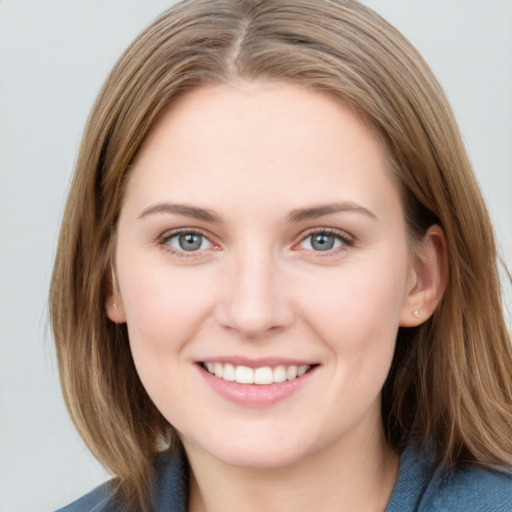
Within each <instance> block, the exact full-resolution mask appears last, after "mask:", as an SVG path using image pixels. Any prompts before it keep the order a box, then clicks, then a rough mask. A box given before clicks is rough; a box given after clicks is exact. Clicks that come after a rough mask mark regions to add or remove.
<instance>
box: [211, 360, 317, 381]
mask: <svg viewBox="0 0 512 512" xmlns="http://www.w3.org/2000/svg"><path fill="white" fill-rule="evenodd" d="M204 366H205V368H206V369H207V370H208V371H209V372H210V373H211V374H212V375H215V376H216V377H219V378H221V379H224V380H227V381H230V382H233V381H236V382H238V383H239V384H259V385H268V384H274V383H275V382H285V381H286V380H294V379H296V378H298V377H302V376H303V375H304V374H305V373H306V372H307V371H308V370H309V369H310V368H311V365H309V364H303V365H300V366H295V365H291V366H284V365H278V366H275V367H274V368H271V367H270V366H262V367H260V368H255V369H252V368H249V367H248V366H234V365H232V364H229V363H226V364H222V363H212V362H207V363H204Z"/></svg>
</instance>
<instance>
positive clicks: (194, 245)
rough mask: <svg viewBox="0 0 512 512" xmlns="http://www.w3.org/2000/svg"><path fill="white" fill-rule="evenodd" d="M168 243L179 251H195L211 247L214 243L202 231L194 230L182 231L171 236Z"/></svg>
mask: <svg viewBox="0 0 512 512" xmlns="http://www.w3.org/2000/svg"><path fill="white" fill-rule="evenodd" d="M166 243H167V244H168V245H170V246H171V247H172V248H173V249H176V250H177V251H186V252H194V251H199V250H202V249H210V248H211V247H212V243H211V242H210V241H209V240H208V239H207V238H205V237H204V236H203V235H201V234H200V233H196V232H194V231H187V232H182V233H179V234H177V235H174V236H171V237H169V238H168V239H167V241H166Z"/></svg>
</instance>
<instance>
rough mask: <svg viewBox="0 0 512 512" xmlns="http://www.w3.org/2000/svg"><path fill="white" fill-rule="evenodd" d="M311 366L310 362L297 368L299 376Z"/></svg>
mask: <svg viewBox="0 0 512 512" xmlns="http://www.w3.org/2000/svg"><path fill="white" fill-rule="evenodd" d="M309 368H311V367H310V366H309V364H303V365H301V366H299V367H298V368H297V377H302V376H303V375H304V374H305V373H306V372H307V371H308V370H309Z"/></svg>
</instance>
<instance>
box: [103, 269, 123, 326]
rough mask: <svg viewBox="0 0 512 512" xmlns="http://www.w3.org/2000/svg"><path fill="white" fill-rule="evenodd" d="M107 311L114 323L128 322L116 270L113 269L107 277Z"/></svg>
mask: <svg viewBox="0 0 512 512" xmlns="http://www.w3.org/2000/svg"><path fill="white" fill-rule="evenodd" d="M105 288H106V294H105V311H106V313H107V316H108V317H109V319H110V320H112V322H115V323H116V324H122V323H125V322H126V314H125V311H124V307H123V301H122V299H121V294H120V293H119V287H118V286H117V279H116V275H115V272H114V269H113V268H111V271H110V273H108V274H107V275H106V276H105Z"/></svg>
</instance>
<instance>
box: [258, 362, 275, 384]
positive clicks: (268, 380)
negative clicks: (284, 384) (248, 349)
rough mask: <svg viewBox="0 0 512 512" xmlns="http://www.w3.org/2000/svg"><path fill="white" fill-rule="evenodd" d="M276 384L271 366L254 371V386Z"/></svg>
mask: <svg viewBox="0 0 512 512" xmlns="http://www.w3.org/2000/svg"><path fill="white" fill-rule="evenodd" d="M273 382H274V374H273V372H272V368H270V366H263V367H262V368H256V370H254V384H272V383H273Z"/></svg>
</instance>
